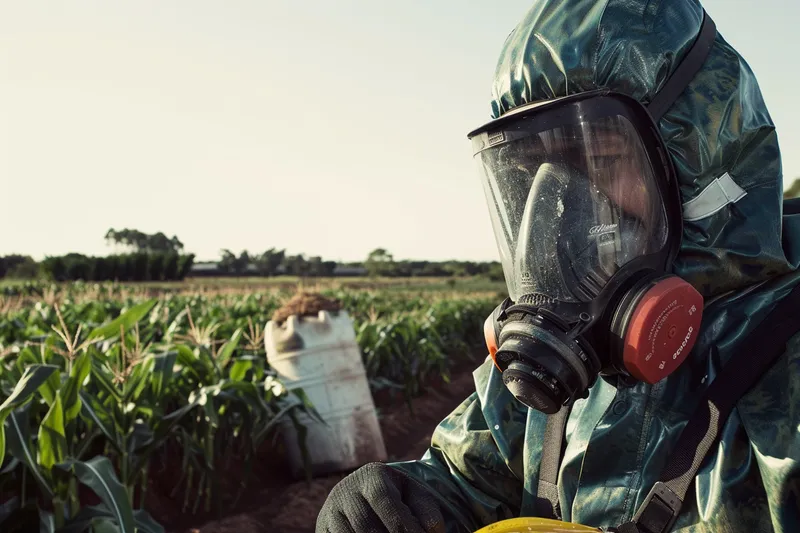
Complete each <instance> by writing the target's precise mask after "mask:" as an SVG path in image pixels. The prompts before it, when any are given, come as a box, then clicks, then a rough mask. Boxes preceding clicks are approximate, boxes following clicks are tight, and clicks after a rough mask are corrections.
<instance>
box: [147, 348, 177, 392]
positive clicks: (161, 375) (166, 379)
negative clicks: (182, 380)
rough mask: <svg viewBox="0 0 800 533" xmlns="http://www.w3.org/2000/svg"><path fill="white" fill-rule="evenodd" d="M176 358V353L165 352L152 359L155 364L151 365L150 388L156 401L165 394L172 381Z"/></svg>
mask: <svg viewBox="0 0 800 533" xmlns="http://www.w3.org/2000/svg"><path fill="white" fill-rule="evenodd" d="M177 357H178V354H177V352H167V353H163V354H158V355H156V356H154V357H153V359H154V361H155V364H154V365H153V373H152V375H151V379H150V387H151V389H152V391H153V395H154V396H155V398H156V399H160V398H161V397H162V396H163V395H164V394H165V393H166V391H167V387H169V384H170V381H171V380H172V373H173V369H174V367H175V361H176V359H177Z"/></svg>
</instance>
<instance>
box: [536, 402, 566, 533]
mask: <svg viewBox="0 0 800 533" xmlns="http://www.w3.org/2000/svg"><path fill="white" fill-rule="evenodd" d="M569 412H570V408H569V407H566V406H565V407H562V408H561V410H560V411H559V412H557V413H555V414H553V415H550V416H548V417H547V425H546V426H545V428H544V440H543V441H542V459H541V461H540V462H539V486H538V487H537V489H536V515H537V516H539V517H542V518H551V519H554V520H560V519H561V505H560V503H559V501H558V470H559V468H560V466H561V456H562V454H563V453H564V433H565V430H566V428H567V418H569Z"/></svg>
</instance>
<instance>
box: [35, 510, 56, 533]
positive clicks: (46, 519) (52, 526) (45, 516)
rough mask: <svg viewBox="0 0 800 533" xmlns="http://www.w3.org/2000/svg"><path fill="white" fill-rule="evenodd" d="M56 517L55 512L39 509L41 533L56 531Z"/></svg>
mask: <svg viewBox="0 0 800 533" xmlns="http://www.w3.org/2000/svg"><path fill="white" fill-rule="evenodd" d="M55 532H56V519H55V517H54V516H53V513H50V512H48V511H43V510H42V509H39V533H55Z"/></svg>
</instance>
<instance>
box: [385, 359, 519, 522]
mask: <svg viewBox="0 0 800 533" xmlns="http://www.w3.org/2000/svg"><path fill="white" fill-rule="evenodd" d="M474 379H475V388H476V391H475V392H473V393H472V394H471V395H470V396H469V397H468V398H467V399H466V400H464V401H463V402H462V403H461V405H459V406H458V407H457V408H456V409H455V410H454V411H453V412H452V413H450V415H448V416H447V417H446V418H445V419H444V420H443V421H442V422H441V423H440V424H439V425H438V426H437V428H436V430H435V431H434V433H433V438H432V439H431V446H430V448H429V449H428V451H427V452H426V453H425V455H424V456H423V457H422V459H420V460H417V461H407V462H401V463H392V464H391V465H390V466H392V467H394V468H397V469H399V470H402V471H403V472H405V473H407V474H408V475H410V476H412V477H413V478H415V479H417V480H418V481H420V482H422V483H423V484H425V485H426V486H427V487H428V488H430V489H431V492H433V493H435V494H436V496H434V497H436V498H437V499H438V500H439V503H440V507H441V508H442V510H443V514H445V516H446V518H447V519H448V520H449V521H450V523H449V524H448V529H447V531H448V533H453V532H461V531H468V532H473V531H475V530H477V529H479V528H480V527H483V526H485V525H488V524H491V523H493V522H496V521H498V520H503V519H506V518H512V517H514V516H518V514H519V509H520V505H521V501H522V497H523V491H524V490H525V487H524V483H523V481H522V480H523V453H524V440H525V433H526V431H525V429H526V421H527V417H528V415H527V411H528V409H527V407H525V406H523V405H522V404H520V403H519V402H518V401H516V400H515V399H514V398H513V397H512V396H511V394H510V393H509V392H508V391H507V389H506V388H505V386H504V385H503V383H502V381H501V379H500V374H499V372H498V371H497V370H496V369H495V368H494V365H493V363H492V362H491V361H490V360H489V361H487V362H485V363H484V364H483V365H481V367H479V368H478V369H477V370H476V371H475V372H474Z"/></svg>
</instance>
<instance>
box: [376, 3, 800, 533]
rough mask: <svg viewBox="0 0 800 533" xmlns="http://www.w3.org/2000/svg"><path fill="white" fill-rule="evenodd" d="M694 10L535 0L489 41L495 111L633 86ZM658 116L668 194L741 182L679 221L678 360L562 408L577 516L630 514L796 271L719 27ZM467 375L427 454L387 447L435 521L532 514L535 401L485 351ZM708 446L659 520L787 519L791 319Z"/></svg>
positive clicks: (757, 101) (796, 409) (659, 73)
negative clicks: (726, 179) (690, 340)
mask: <svg viewBox="0 0 800 533" xmlns="http://www.w3.org/2000/svg"><path fill="white" fill-rule="evenodd" d="M701 22H702V8H701V6H700V5H699V4H698V3H697V2H695V1H691V0H661V1H658V0H651V1H647V0H638V1H637V0H537V1H535V2H534V6H533V7H532V8H531V9H530V11H529V12H528V14H527V15H526V16H525V18H524V20H523V21H522V22H521V23H520V24H519V25H518V26H517V28H516V29H515V30H514V31H513V32H512V33H511V35H510V36H509V37H508V38H507V40H506V42H505V45H504V47H503V49H502V53H501V56H500V60H499V62H498V65H497V70H496V74H495V79H494V84H493V91H492V93H493V99H492V112H493V115H494V117H497V116H500V115H501V114H503V113H504V112H506V111H508V110H509V109H512V108H514V107H516V106H518V105H521V104H525V103H528V102H530V101H532V100H539V99H544V98H553V97H558V96H564V95H567V94H574V93H578V92H583V91H588V90H592V89H597V88H601V87H607V88H610V89H612V90H617V91H620V92H623V93H627V94H630V95H632V96H634V97H636V98H637V99H639V101H641V102H643V103H647V102H649V100H650V99H651V98H652V97H653V95H654V94H655V93H656V92H657V91H658V89H659V88H660V87H661V85H662V84H663V83H664V81H665V80H666V79H667V78H668V76H669V75H670V74H671V73H672V71H673V69H674V68H675V66H676V63H677V62H678V61H679V60H680V59H681V58H682V57H683V54H684V53H685V51H686V50H687V48H688V47H689V46H691V44H692V42H693V40H694V39H695V37H696V35H697V34H698V31H699V28H700V25H701ZM721 31H724V28H723V29H720V32H721ZM659 128H660V131H661V134H662V136H663V137H664V140H665V142H666V144H667V147H668V149H669V152H670V154H671V157H672V160H673V162H674V164H675V168H676V170H677V172H678V176H679V180H680V189H681V196H682V201H683V202H687V201H689V200H691V199H692V198H695V197H696V196H697V195H698V194H699V193H700V192H701V191H702V190H703V189H704V188H705V187H706V186H708V185H709V184H710V183H711V182H712V181H713V180H715V179H716V178H718V177H720V176H722V175H723V174H724V173H726V172H727V173H729V174H730V176H731V177H732V178H733V180H734V181H735V182H736V183H737V184H738V185H739V186H740V187H741V188H742V189H744V190H745V191H746V193H747V194H746V196H744V197H743V198H742V199H740V200H739V201H737V202H735V203H730V204H728V205H726V206H725V207H724V208H722V209H720V210H719V211H717V212H716V213H714V214H711V215H710V216H707V217H705V218H703V219H701V220H696V221H691V222H688V221H687V222H685V223H684V228H683V242H682V247H681V251H680V254H679V257H678V259H677V262H676V263H675V265H674V273H676V274H677V275H679V276H681V277H683V278H684V279H686V280H688V281H689V282H691V283H692V284H693V285H694V286H695V287H696V288H697V289H698V290H699V291H700V292H701V293H702V294H703V296H704V297H705V299H706V309H705V313H704V321H703V327H702V330H701V334H700V336H699V339H698V341H697V344H696V346H695V348H694V349H693V351H692V353H691V354H690V356H689V358H688V359H687V360H686V362H685V363H684V364H683V365H682V366H681V367H680V368H679V369H678V371H676V372H675V373H674V374H673V375H671V376H670V377H668V378H667V379H665V380H663V381H661V382H659V383H657V384H655V385H652V386H651V385H647V384H638V385H637V386H635V387H633V388H627V389H626V388H619V389H617V388H616V387H615V386H614V385H613V384H611V383H608V382H606V381H604V380H598V382H597V383H596V384H595V386H594V387H593V388H592V390H591V392H590V395H589V397H588V399H586V400H579V401H578V402H577V403H576V405H575V407H574V409H573V410H572V413H571V415H570V417H569V420H568V424H567V432H566V439H567V446H566V452H565V456H564V460H563V463H562V465H561V469H560V473H559V478H558V482H559V494H560V501H561V507H562V512H563V518H564V520H567V521H571V522H577V523H582V524H586V525H591V526H614V525H618V524H620V523H622V522H625V521H627V520H630V519H631V517H632V515H633V513H634V512H635V511H636V509H637V507H638V506H639V505H640V504H641V502H642V501H643V499H644V498H645V496H646V495H647V493H648V492H649V490H650V488H651V487H652V485H653V483H654V482H655V481H657V480H658V477H659V474H660V473H661V470H662V467H663V466H664V464H665V462H666V461H667V459H668V458H669V457H670V453H671V451H672V450H673V447H674V444H675V442H676V440H677V438H678V436H679V434H680V431H681V429H682V428H683V427H684V425H685V424H686V421H687V419H688V417H689V416H690V415H691V413H692V411H693V409H694V407H695V405H696V403H697V400H698V398H699V397H700V396H701V395H702V393H703V392H704V390H705V388H706V387H707V385H708V383H709V382H710V381H711V380H713V379H714V377H715V375H716V374H717V372H718V371H719V369H720V368H721V367H722V366H724V365H725V364H726V361H727V360H728V359H729V358H730V356H731V355H732V353H733V352H734V351H735V350H736V347H737V346H738V345H739V343H740V342H741V340H742V339H743V338H745V337H746V336H747V335H748V332H750V331H752V329H753V328H754V327H755V326H756V325H757V324H758V323H759V322H760V321H761V320H762V318H763V317H764V316H765V315H766V314H767V313H768V312H769V311H770V310H771V309H772V307H773V306H774V305H775V304H776V302H777V301H779V300H780V299H781V298H782V297H784V296H785V295H787V294H788V293H789V292H790V291H791V289H793V288H794V286H795V285H797V284H798V283H800V271H799V270H798V266H800V209H798V206H797V205H791V204H787V209H786V212H784V209H783V205H782V190H783V186H782V171H781V160H780V152H779V149H778V138H777V135H776V131H775V128H774V125H773V123H772V120H771V118H770V115H769V113H768V112H767V108H766V106H765V104H764V101H763V99H762V96H761V93H760V91H759V87H758V84H757V82H756V79H755V77H754V75H753V73H752V71H751V70H750V68H749V67H748V65H747V63H746V62H745V61H744V59H743V58H742V57H741V56H740V55H739V54H738V53H737V52H736V51H735V50H734V49H733V48H732V47H731V46H730V45H729V44H728V43H727V42H726V41H725V40H724V38H723V37H722V35H721V33H719V34H718V35H717V38H716V41H715V44H714V47H713V49H712V51H711V54H710V56H709V58H708V59H707V60H706V62H705V65H704V67H703V69H702V70H701V72H700V73H699V74H698V75H697V76H696V77H695V78H694V80H693V81H692V83H691V84H690V85H689V87H688V88H687V89H686V90H685V91H684V93H683V94H682V96H681V97H680V98H679V99H678V100H677V101H676V102H675V104H674V105H673V106H672V108H670V110H669V111H668V112H667V113H666V114H665V115H664V117H663V118H662V119H661V120H660V122H659ZM476 186H477V184H476ZM792 212H793V214H792ZM488 223H489V220H488V217H487V224H488ZM798 329H800V324H798ZM474 379H475V389H476V392H475V393H473V394H472V395H471V396H470V397H469V398H467V399H466V400H465V401H464V402H463V403H462V404H461V405H460V406H459V407H458V408H457V409H456V410H455V411H453V413H452V414H450V415H449V416H448V417H447V418H446V419H445V420H444V421H443V422H442V423H441V424H440V425H439V427H438V428H437V430H436V431H435V434H434V436H433V439H432V444H431V447H430V449H429V451H428V452H427V453H426V454H425V456H424V457H423V458H422V459H421V460H419V461H411V462H404V463H394V464H392V466H393V467H395V468H398V469H401V470H403V471H405V472H407V473H409V474H411V475H412V476H413V477H415V478H416V479H418V480H420V481H422V482H423V483H425V484H426V485H427V486H428V487H431V488H433V489H434V490H435V491H436V492H437V493H438V496H437V497H438V498H440V499H441V503H442V506H443V507H444V508H445V509H446V510H447V513H448V514H449V515H450V516H449V519H450V520H451V523H450V525H449V526H448V531H474V530H476V529H477V528H478V527H480V526H483V525H486V524H489V523H492V522H495V521H497V520H501V519H504V518H510V517H515V516H534V515H535V503H534V502H535V496H536V486H537V480H538V470H539V461H540V456H541V452H542V449H541V445H542V435H543V433H544V428H545V420H546V419H545V415H543V414H541V413H539V412H536V411H534V410H528V409H527V408H526V407H525V406H523V405H522V404H520V403H518V402H517V401H515V400H514V399H513V397H512V396H511V395H510V393H508V392H507V390H506V389H505V387H504V385H503V383H502V380H501V376H500V374H499V372H498V371H497V370H496V369H495V367H494V366H493V365H492V363H491V361H489V360H487V361H486V362H485V363H484V364H483V365H482V366H481V367H480V368H478V369H477V370H476V371H475V372H474ZM710 455H711V457H710V460H709V461H708V462H707V463H706V464H705V466H704V467H703V468H702V469H701V470H700V471H699V473H698V475H697V477H696V479H695V483H694V484H693V487H694V488H693V489H690V492H689V494H687V498H686V499H687V501H686V502H685V503H684V506H683V509H682V512H681V515H680V517H679V519H678V521H677V523H676V525H675V527H674V529H673V531H686V532H688V531H692V532H706V531H708V532H721V531H725V532H729V531H748V532H750V531H752V532H769V531H779V532H785V533H788V532H797V531H800V335H795V337H794V338H793V339H792V340H791V341H790V343H789V347H788V351H787V352H786V353H785V354H784V355H783V356H782V357H781V358H780V359H779V360H778V362H777V363H776V364H775V365H774V367H772V369H771V370H770V371H769V373H768V374H767V375H765V377H764V378H763V379H762V380H761V381H760V382H759V383H758V384H757V385H756V386H755V387H754V388H753V389H751V391H750V392H749V393H748V394H747V395H746V396H745V397H743V398H742V399H741V400H740V401H739V402H738V404H737V408H736V409H735V410H734V411H733V413H732V414H731V416H730V417H729V419H728V420H727V423H726V425H725V427H724V430H723V433H722V436H721V443H720V445H719V447H718V448H717V449H715V450H712V452H711V454H710Z"/></svg>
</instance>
